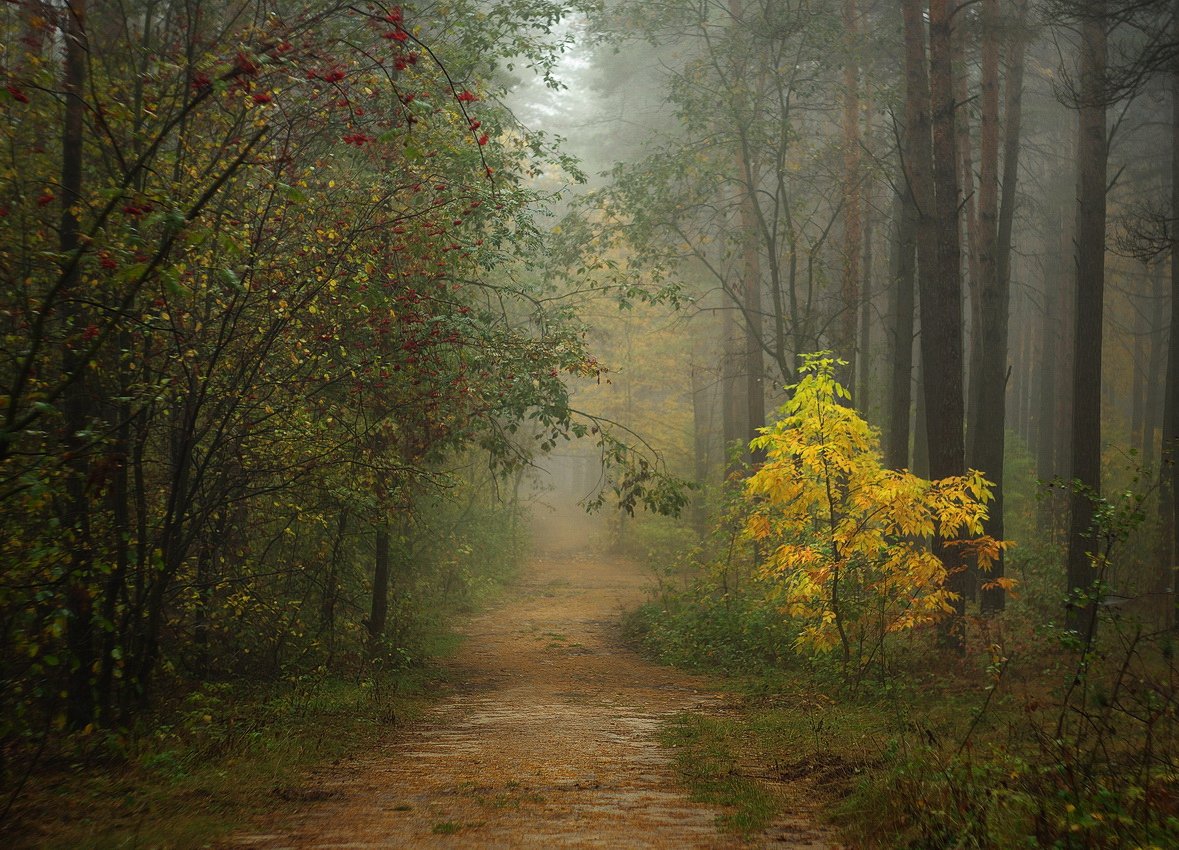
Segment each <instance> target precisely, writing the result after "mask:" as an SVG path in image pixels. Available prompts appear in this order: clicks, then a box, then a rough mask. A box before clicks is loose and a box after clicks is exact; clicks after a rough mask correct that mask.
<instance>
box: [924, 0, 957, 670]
mask: <svg viewBox="0 0 1179 850" xmlns="http://www.w3.org/2000/svg"><path fill="white" fill-rule="evenodd" d="M950 30H951V27H950V3H949V0H931V2H930V4H929V68H930V73H929V89H930V111H931V114H932V121H931V127H932V131H933V147H932V152H933V157H932V162H933V169H932V170H933V175H932V176H933V181H932V182H933V194H934V209H933V212H934V215H935V222H934V225H935V226H934V227H933V228H931V229H932V230H933V233H934V237H935V246H936V257H935V261H934V263H933V265H932V267H930V266H928V265H927V266H926V268H927V271H929V272H931V273H929V274H926V273H924V272H923V273H922V274H921V275H920V285H921V359H922V363H923V365H924V370H925V376H924V377H925V417H926V423H927V424H926V427H927V430H928V433H929V473H930V477H931V478H934V479H938V478H946V477H948V476H952V475H961V474H962V473H963V472H965V460H966V457H965V445H964V438H963V434H962V424H963V415H964V413H965V410H964V406H965V405H964V401H963V387H962V380H963V379H962V270H961V262H962V253H961V245H960V241H959V236H960V227H959V220H958V167H957V162H958V157H957V154H956V151H955V147H956V145H955V133H954V83H953V72H952V63H951V54H952V51H951V46H950ZM923 265H925V264H924V263H923ZM935 551H936V554H937V555H938V557H939V558H941V559H942V561H943V563H944V564H945V565H946V569H947V573H948V576H949V578H948V579H947V588H948V589H949V590H950V591H951V592H952V593H953V594H955V597H956V598H955V599H954V601H953V607H954V613H953V615H952V616H951V617H949V618H948V619H947V620H946V621H945V623H944V625H943V629H942V637H943V640H944V642H945V644H946V645H947V646H949V647H951V648H953V649H955V650H957V651H959V652H962V651H965V648H966V642H965V634H964V629H965V620H964V614H965V610H966V607H965V606H966V602H965V590H966V586H965V578H966V576H965V573H964V571H963V569H962V563H961V557H960V556H959V555H958V554H957V552H956V550H955V549H954V548H952V547H946V546H942V545H940V544H935Z"/></svg>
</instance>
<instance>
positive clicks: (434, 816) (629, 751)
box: [227, 516, 834, 850]
mask: <svg viewBox="0 0 1179 850" xmlns="http://www.w3.org/2000/svg"><path fill="white" fill-rule="evenodd" d="M591 533H592V532H591V530H590V527H589V526H588V525H587V523H586V522H585V521H584V520H580V521H579V520H578V519H576V518H574V517H571V516H548V517H546V518H545V519H544V521H542V522H539V523H538V524H537V529H536V534H535V541H536V543H535V549H536V553H535V555H534V556H533V557H532V558H531V560H530V563H529V564H528V566H527V568H526V569H525V570H524V573H523V575H522V577H521V581H520V583H519V585H518V589H517V591H516V592H514V593H513V594H512V596H511V598H510V599H509V600H508V601H507V602H505V603H504V604H503V605H501V606H499V607H497V608H496V609H494V610H491V611H488V612H486V613H483V614H480V615H478V616H476V617H473V618H471V619H470V620H469V621H468V622H467V624H466V626H465V628H464V629H463V633H464V634H465V635H466V640H465V641H464V645H463V648H462V649H461V651H460V652H459V653H458V654H457V656H456V657H455V658H454V659H453V661H452V662H451V663H452V665H453V667H454V670H453V676H452V678H453V680H454V681H456V682H459V683H460V684H459V685H458V686H457V688H456V690H455V692H454V693H452V694H451V695H449V696H448V697H447V698H445V699H444V700H443V701H442V702H441V703H440V704H439V705H438V706H436V707H435V708H434V709H433V710H432V711H431V712H430V714H429V715H428V716H427V718H426V719H425V720H424V721H423V722H421V723H419V724H417V725H416V726H415V727H413V728H411V729H410V730H408V731H398V732H396V733H391V734H390V739H389V740H387V741H381V742H377V744H376V745H375V747H374V749H373V751H372V752H370V753H368V754H367V755H364V756H362V757H358V758H354V759H352V760H349V761H346V762H343V763H341V764H339V765H335V766H333V767H330V768H326V769H325V770H323V771H321V772H320V773H319V774H318V775H314V776H311V777H308V780H307V785H306V790H305V791H295V792H292V795H291V797H290V798H291V799H295V800H297V801H301V802H300V803H299V808H298V809H297V810H296V812H295V814H294V815H283V816H282V817H281V818H276V819H275V820H274V822H272V823H269V824H267V825H266V826H265V827H264V828H263V831H260V832H257V833H254V834H239V835H237V836H235V837H234V838H233V839H232V840H231V842H230V843H229V844H228V845H227V846H232V847H236V848H239V849H240V848H243V847H259V848H267V850H275V848H285V847H293V848H294V847H297V848H345V847H347V848H377V847H382V848H390V847H450V848H454V847H469V848H512V847H536V848H541V847H586V848H588V847H609V848H615V847H617V848H640V847H643V848H729V847H748V846H767V847H781V848H793V850H818V848H830V847H832V846H834V844H833V841H832V839H831V837H830V836H829V835H828V834H826V833H825V832H824V831H822V830H820V829H817V828H815V827H814V826H813V824H812V823H811V819H810V817H809V813H808V812H807V811H805V810H802V811H796V812H793V813H791V814H790V815H789V816H788V817H786V818H784V819H783V820H782V821H781V822H779V823H777V824H776V825H775V826H774V828H773V829H771V830H770V831H768V832H767V833H765V834H763V835H761V836H755V837H753V838H752V839H749V840H745V841H742V840H741V839H739V838H737V837H735V836H732V835H727V834H724V833H721V832H718V830H717V828H716V825H715V821H716V816H717V814H718V811H717V810H716V809H714V808H710V807H708V806H705V805H703V804H699V803H694V802H692V801H691V800H690V799H689V797H688V794H687V792H686V790H685V789H684V788H683V786H682V785H681V784H680V783H679V782H678V780H677V777H676V775H675V773H674V771H673V769H672V766H671V759H670V756H669V753H668V752H667V751H666V750H665V749H663V748H662V747H661V746H660V744H659V742H658V737H657V730H658V727H659V726H660V724H661V723H662V722H664V721H665V720H666V719H667V718H669V717H670V716H672V715H674V714H676V713H678V712H684V711H703V712H723V711H724V708H723V704H722V697H721V695H719V694H717V693H716V692H715V691H714V690H711V689H710V686H709V684H708V683H707V682H706V681H704V680H702V679H698V678H694V677H692V676H690V675H687V674H685V673H683V672H680V671H677V670H673V669H670V668H665V667H660V666H657V665H654V664H651V663H649V662H647V661H644V660H643V659H642V658H640V657H639V656H638V655H636V654H635V653H634V652H633V651H631V650H629V649H628V648H626V647H625V646H623V645H622V644H621V642H620V638H619V616H620V613H621V612H622V611H623V610H624V609H625V608H627V607H630V606H633V605H635V604H636V603H638V602H639V601H641V600H642V598H643V587H644V585H645V583H646V578H645V576H644V575H643V572H642V570H641V569H640V568H639V567H637V566H636V565H635V564H633V563H630V562H627V561H625V560H622V559H619V558H612V557H606V556H602V555H597V554H592V551H593V550H592V547H591V545H590V535H591Z"/></svg>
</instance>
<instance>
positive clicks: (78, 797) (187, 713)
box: [0, 668, 441, 850]
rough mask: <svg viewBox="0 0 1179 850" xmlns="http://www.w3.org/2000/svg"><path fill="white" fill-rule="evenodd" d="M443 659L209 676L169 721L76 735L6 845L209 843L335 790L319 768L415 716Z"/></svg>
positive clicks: (49, 768) (21, 811) (46, 773)
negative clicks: (250, 682) (262, 679)
mask: <svg viewBox="0 0 1179 850" xmlns="http://www.w3.org/2000/svg"><path fill="white" fill-rule="evenodd" d="M440 682H441V673H440V671H439V670H438V669H437V668H423V669H416V670H411V671H406V672H400V673H396V674H386V675H385V676H383V677H380V678H376V677H372V678H353V679H349V680H342V679H338V678H329V677H321V678H316V679H310V678H306V677H304V678H303V679H300V680H299V681H296V682H287V683H283V684H282V685H281V686H279V685H277V684H275V685H272V686H271V687H270V688H267V689H262V688H257V687H252V688H251V687H247V686H244V685H241V684H237V685H235V686H229V685H213V686H206V687H204V688H202V689H201V690H200V691H196V692H194V693H192V694H190V695H189V697H188V698H186V699H185V700H184V704H183V706H182V710H181V711H180V712H179V713H178V715H177V720H176V722H175V723H174V724H172V725H159V726H156V727H155V728H154V729H153V730H151V731H150V732H141V733H139V734H135V735H131V734H126V733H124V734H121V735H119V734H114V733H109V734H105V733H104V735H103V737H102V738H101V739H100V738H98V737H97V736H87V737H77V738H75V739H74V740H73V741H72V742H71V748H72V751H67V750H63V751H61V752H60V753H57V754H55V755H54V756H53V757H52V758H51V759H50V760H48V761H46V762H45V763H44V764H43V765H42V766H41V767H40V768H39V769H38V771H37V772H36V773H35V774H34V776H33V777H32V779H31V781H30V783H29V784H28V786H27V787H26V788H25V790H24V793H23V794H22V796H21V798H20V800H19V801H18V802H17V803H16V806H15V807H14V810H13V812H12V813H11V815H10V817H9V819H8V823H7V824H6V825H5V828H4V829H3V830H2V831H0V842H2V843H4V844H5V845H6V846H10V847H38V848H62V849H63V850H64V848H77V847H87V848H96V850H104V848H112V850H113V848H124V847H142V848H147V847H151V848H182V847H204V846H210V845H211V844H213V843H215V842H216V841H217V840H218V839H219V838H222V837H224V836H225V835H227V834H228V833H230V832H233V831H235V830H238V829H242V828H246V827H248V826H249V825H250V824H251V823H256V822H258V820H259V819H260V818H262V817H263V816H264V815H267V814H269V813H272V812H282V811H283V810H284V809H286V808H293V807H294V806H295V805H297V804H300V803H306V802H309V801H314V800H320V799H327V798H329V797H330V796H331V794H332V793H333V792H331V791H330V790H328V789H326V788H324V787H322V786H321V785H320V784H318V783H317V782H316V780H315V778H314V774H313V772H312V771H313V769H314V768H317V767H320V766H323V765H327V764H332V763H338V762H340V761H342V760H346V759H348V758H349V757H350V756H352V755H353V754H355V753H356V752H357V751H359V750H361V749H362V748H364V747H368V746H371V745H372V743H373V742H374V741H375V740H379V739H380V738H381V737H382V736H384V735H386V734H388V732H389V730H390V729H391V728H393V727H396V726H398V725H400V724H401V723H404V722H406V721H408V720H412V719H413V718H414V717H416V716H417V715H418V714H419V713H420V712H421V710H422V708H423V707H424V706H425V705H426V704H427V702H428V698H427V694H429V693H431V692H432V691H433V692H436V690H437V686H438V685H439V684H440Z"/></svg>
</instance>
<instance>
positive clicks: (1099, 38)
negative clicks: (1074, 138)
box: [1067, 0, 1107, 636]
mask: <svg viewBox="0 0 1179 850" xmlns="http://www.w3.org/2000/svg"><path fill="white" fill-rule="evenodd" d="M1104 6H1105V3H1104V0H1096V2H1094V4H1093V9H1092V17H1091V18H1087V19H1086V20H1085V21H1084V23H1083V25H1082V30H1081V71H1080V86H1081V87H1080V110H1079V112H1080V114H1079V116H1078V144H1077V230H1076V234H1077V254H1076V256H1077V261H1076V262H1077V265H1076V275H1077V277H1076V281H1077V285H1076V292H1077V302H1076V332H1075V335H1074V337H1073V339H1074V342H1075V344H1074V352H1073V405H1072V408H1073V409H1072V476H1073V479H1074V488H1075V489H1074V492H1073V494H1072V498H1071V500H1070V501H1071V516H1070V519H1069V543H1068V588H1067V590H1068V592H1069V594H1070V596H1073V599H1074V601H1073V602H1072V603H1071V604H1070V606H1069V609H1068V618H1067V621H1068V627H1069V628H1070V629H1072V630H1073V631H1076V632H1077V633H1079V634H1081V635H1082V636H1086V635H1089V634H1091V632H1092V629H1093V627H1094V625H1095V622H1094V619H1095V615H1096V606H1095V605H1094V604H1093V603H1092V601H1091V600H1090V599H1089V597H1090V596H1091V593H1092V587H1093V582H1094V579H1095V578H1096V575H1095V573H1094V570H1093V567H1094V564H1093V560H1092V554H1093V553H1095V551H1096V548H1097V539H1096V536H1095V534H1094V533H1093V529H1092V524H1093V516H1094V499H1096V498H1097V497H1098V496H1099V495H1100V493H1101V347H1102V346H1101V342H1102V339H1101V337H1102V317H1103V312H1104V291H1105V206H1106V198H1105V192H1106V184H1107V178H1106V137H1105V133H1106V129H1105V121H1106V107H1105V74H1106V37H1105V18H1104ZM1078 592H1079V595H1077V594H1078Z"/></svg>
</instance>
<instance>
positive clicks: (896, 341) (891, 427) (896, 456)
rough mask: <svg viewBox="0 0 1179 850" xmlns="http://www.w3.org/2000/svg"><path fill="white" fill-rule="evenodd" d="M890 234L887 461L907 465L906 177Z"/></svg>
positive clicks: (911, 254)
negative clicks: (889, 376)
mask: <svg viewBox="0 0 1179 850" xmlns="http://www.w3.org/2000/svg"><path fill="white" fill-rule="evenodd" d="M892 219H893V224H892V227H893V236H892V262H891V263H890V266H891V270H892V287H891V295H892V299H891V300H892V305H891V309H890V310H889V314H890V316H891V319H892V374H891V381H890V392H889V416H888V445H887V451H886V455H887V461H888V465H889V466H890V467H892V468H893V469H907V468H908V466H909V438H910V433H909V432H910V421H909V410H910V407H911V406H912V402H913V308H914V304H913V285H914V282H915V275H916V271H917V267H916V264H915V262H914V261H915V259H916V255H915V252H916V250H917V246H916V211H915V210H914V208H913V196H912V193H911V192H910V191H909V189H908V186H907V185H906V184H905V181H903V180H902V181H901V192H900V193H899V194H898V195H897V197H896V198H895V199H894V201H893V215H892Z"/></svg>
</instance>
